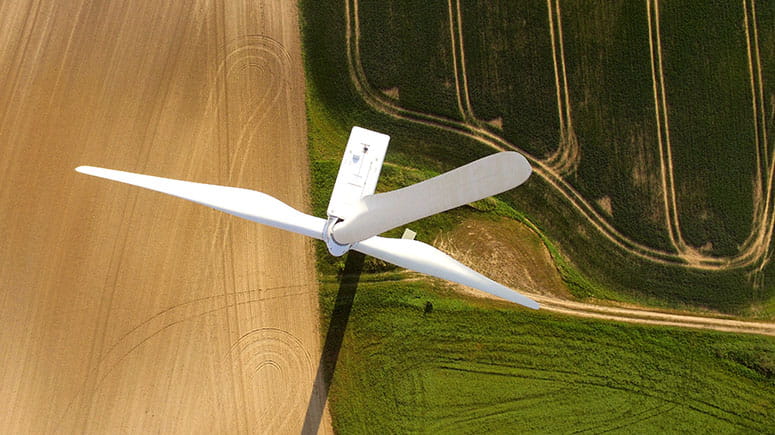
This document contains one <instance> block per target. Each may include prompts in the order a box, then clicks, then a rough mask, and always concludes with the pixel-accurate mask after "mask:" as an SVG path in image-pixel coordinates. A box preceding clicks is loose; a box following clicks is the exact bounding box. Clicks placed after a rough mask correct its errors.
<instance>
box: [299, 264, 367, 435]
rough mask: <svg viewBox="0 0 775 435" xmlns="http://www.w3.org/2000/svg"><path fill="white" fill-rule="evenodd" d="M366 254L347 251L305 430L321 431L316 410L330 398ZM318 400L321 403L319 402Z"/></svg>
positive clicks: (304, 431)
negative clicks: (329, 392) (332, 382)
mask: <svg viewBox="0 0 775 435" xmlns="http://www.w3.org/2000/svg"><path fill="white" fill-rule="evenodd" d="M364 258H365V255H364V254H361V253H360V252H356V251H350V252H348V253H347V261H346V263H345V266H344V272H343V273H342V280H341V281H340V283H339V290H338V292H337V294H336V302H335V303H334V308H333V310H332V312H331V321H330V322H329V324H328V331H327V332H326V340H325V342H324V343H323V352H322V354H321V355H320V363H319V364H318V371H317V375H316V376H315V385H314V386H313V388H312V394H311V395H310V399H309V405H308V406H307V414H306V417H305V418H304V426H303V427H302V429H301V433H302V434H305V435H306V434H316V433H318V428H319V427H320V420H321V418H322V417H323V413H322V412H316V410H317V409H320V408H322V405H323V404H325V403H326V401H327V400H328V390H329V388H330V386H331V381H332V379H333V377H334V370H335V369H336V363H337V361H338V360H339V351H340V350H341V348H342V340H343V339H344V332H345V330H346V329H347V322H348V321H349V320H350V311H351V310H352V306H353V300H354V299H355V291H356V290H357V288H358V282H359V281H360V279H361V272H362V271H363V262H364ZM316 404H320V405H318V406H316Z"/></svg>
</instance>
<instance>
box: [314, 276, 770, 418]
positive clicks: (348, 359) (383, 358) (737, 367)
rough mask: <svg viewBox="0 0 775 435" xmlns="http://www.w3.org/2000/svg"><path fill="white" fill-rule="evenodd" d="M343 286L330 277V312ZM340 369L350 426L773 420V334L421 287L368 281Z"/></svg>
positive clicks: (326, 299)
mask: <svg viewBox="0 0 775 435" xmlns="http://www.w3.org/2000/svg"><path fill="white" fill-rule="evenodd" d="M336 289H337V286H336V285H335V284H329V285H325V286H323V289H322V292H323V293H322V302H323V310H324V312H325V313H328V312H330V311H331V309H332V308H333V307H332V305H333V301H334V298H335V295H336ZM428 304H431V305H432V309H430V310H429V307H430V305H428ZM429 311H430V312H429ZM333 379H334V382H333V387H332V389H331V395H330V403H331V407H332V412H333V415H334V417H335V418H334V426H335V429H336V430H337V431H338V432H339V433H362V432H369V431H373V430H374V429H375V428H379V430H380V431H388V432H402V433H404V432H423V433H439V432H442V433H450V432H451V433H482V432H488V431H494V432H496V433H514V432H520V433H522V432H554V433H556V432H571V431H573V432H576V431H584V430H589V431H594V432H603V431H607V430H621V431H628V432H651V433H653V432H654V431H668V432H708V431H712V432H714V433H715V432H727V433H728V432H754V431H761V432H766V431H769V430H771V428H772V427H773V425H775V341H773V340H772V339H768V338H760V337H748V336H744V337H741V336H734V335H727V334H721V333H707V332H695V331H688V330H677V329H670V328H653V327H640V326H631V325H625V324H618V323H613V322H601V321H592V320H581V319H574V318H567V317H559V316H555V315H551V314H546V313H542V312H532V311H528V310H523V309H518V308H513V306H510V305H506V304H492V303H488V302H483V301H473V300H465V299H463V298H461V297H460V296H450V295H448V294H446V291H445V290H443V289H439V288H436V289H433V288H430V287H428V285H427V284H423V283H395V282H391V283H378V282H363V281H362V282H361V284H360V285H359V287H358V290H357V293H356V296H355V300H354V305H353V309H352V314H351V317H350V322H349V325H348V329H347V332H346V334H345V339H344V344H343V347H342V351H341V353H340V357H339V361H338V365H337V368H336V372H335V373H334V378H333Z"/></svg>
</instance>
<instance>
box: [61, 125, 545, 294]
mask: <svg viewBox="0 0 775 435" xmlns="http://www.w3.org/2000/svg"><path fill="white" fill-rule="evenodd" d="M389 141H390V137H389V136H387V135H385V134H382V133H378V132H375V131H371V130H366V129H364V128H360V127H353V129H352V131H351V133H350V138H349V140H348V142H347V147H346V149H345V152H344V156H343V158H342V163H341V165H340V167H339V174H338V175H337V177H336V183H335V184H334V190H333V192H332V194H331V199H330V202H329V204H328V212H327V214H328V219H327V220H326V219H322V218H319V217H315V216H310V215H308V214H305V213H302V212H300V211H298V210H296V209H294V208H292V207H291V206H289V205H287V204H285V203H283V202H282V201H280V200H278V199H275V198H273V197H271V196H269V195H267V194H265V193H261V192H256V191H253V190H248V189H242V188H237V187H227V186H217V185H212V184H202V183H193V182H189V181H181V180H172V179H169V178H161V177H154V176H150V175H142V174H135V173H131V172H124V171H116V170H112V169H104V168H96V167H93V166H79V167H77V168H76V169H75V170H76V171H78V172H80V173H83V174H88V175H93V176H96V177H101V178H106V179H109V180H114V181H119V182H122V183H126V184H131V185H134V186H138V187H143V188H146V189H150V190H154V191H157V192H161V193H166V194H168V195H172V196H176V197H178V198H183V199H187V200H189V201H193V202H196V203H199V204H202V205H206V206H208V207H212V208H214V209H216V210H220V211H222V212H225V213H229V214H231V215H234V216H237V217H241V218H243V219H247V220H250V221H254V222H258V223H262V224H264V225H269V226H272V227H275V228H280V229H283V230H287V231H292V232H295V233H299V234H303V235H306V236H309V237H314V238H316V239H319V240H323V241H324V242H325V243H326V246H327V247H328V250H329V252H331V254H332V255H335V256H340V255H343V254H344V253H345V252H347V251H349V250H350V249H353V250H356V251H359V252H362V253H364V254H366V255H371V256H372V257H376V258H379V259H381V260H384V261H387V262H389V263H393V264H395V265H398V266H400V267H403V268H406V269H411V270H414V271H417V272H421V273H425V274H428V275H432V276H435V277H438V278H443V279H446V280H448V281H452V282H456V283H458V284H463V285H466V286H469V287H473V288H476V289H479V290H482V291H484V292H487V293H490V294H492V295H495V296H497V297H500V298H502V299H505V300H507V301H511V302H515V303H517V304H521V305H524V306H526V307H529V308H533V309H538V307H539V305H538V303H536V302H535V301H534V300H532V299H530V298H528V297H526V296H524V295H521V294H519V293H517V292H515V291H513V290H511V289H509V288H508V287H505V286H503V285H501V284H499V283H497V282H495V281H493V280H491V279H489V278H487V277H485V276H484V275H481V274H479V273H477V272H475V271H473V270H472V269H470V268H469V267H467V266H465V265H463V264H462V263H460V262H458V261H457V260H455V259H454V258H452V257H450V256H449V255H447V254H445V253H443V252H441V251H440V250H438V249H436V248H434V247H432V246H430V245H427V244H425V243H422V242H420V241H417V240H412V239H403V238H402V239H394V238H385V237H379V236H378V234H381V233H383V232H385V231H387V230H390V229H392V228H397V227H399V226H401V225H404V224H408V223H410V222H413V221H416V220H418V219H421V218H423V217H426V216H431V215H434V214H436V213H440V212H442V211H445V210H449V209H452V208H455V207H459V206H461V205H465V204H468V203H471V202H474V201H478V200H480V199H482V198H486V197H488V196H492V195H497V194H499V193H501V192H504V191H506V190H509V189H512V188H514V187H516V186H519V185H520V184H522V183H524V182H525V180H527V178H528V177H529V176H530V173H531V172H532V169H531V168H530V164H529V163H528V161H527V159H525V157H524V156H522V155H521V154H519V153H516V152H501V153H496V154H493V155H490V156H487V157H484V158H482V159H479V160H476V161H474V162H472V163H469V164H467V165H465V166H461V167H459V168H457V169H453V170H452V171H449V172H446V173H444V174H441V175H439V176H437V177H434V178H431V179H428V180H425V181H423V182H420V183H417V184H414V185H411V186H408V187H405V188H403V189H398V190H394V191H391V192H386V193H378V194H374V190H375V188H376V186H377V179H378V178H379V174H380V171H381V170H382V163H383V161H384V157H385V153H386V152H387V146H388V142H389Z"/></svg>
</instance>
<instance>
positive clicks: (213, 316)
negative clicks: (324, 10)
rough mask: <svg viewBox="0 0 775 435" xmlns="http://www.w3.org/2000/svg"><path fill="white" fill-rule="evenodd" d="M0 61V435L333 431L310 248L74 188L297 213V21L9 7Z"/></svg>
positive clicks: (237, 9)
mask: <svg viewBox="0 0 775 435" xmlns="http://www.w3.org/2000/svg"><path fill="white" fill-rule="evenodd" d="M0 47H3V48H2V51H0V73H2V76H3V77H4V79H3V80H2V81H0V101H3V102H5V103H6V104H3V105H2V106H1V107H0V222H2V225H0V323H1V326H2V327H0V347H2V349H4V351H3V352H2V355H0V367H2V368H3V369H2V371H0V397H3V398H4V406H3V407H2V409H1V410H0V431H2V432H4V433H51V432H65V433H69V432H77V433H80V432H99V433H123V432H132V433H154V432H155V433H159V432H162V433H169V432H183V433H191V432H197V433H202V432H218V433H294V432H296V433H298V432H299V430H300V429H301V427H302V424H303V423H304V420H305V417H309V416H310V415H312V416H314V417H315V418H320V416H322V425H321V432H330V431H331V429H330V421H329V420H330V419H329V417H328V413H327V411H326V408H325V403H324V398H320V397H317V398H312V400H310V394H311V392H312V389H313V383H314V381H315V375H316V371H317V368H318V367H317V365H318V362H319V358H320V355H319V349H320V338H319V337H320V336H319V332H318V329H317V326H316V325H317V323H318V300H317V281H316V276H315V273H314V259H313V257H312V252H311V244H310V242H309V241H307V240H305V239H304V238H303V237H301V236H296V235H292V234H289V233H285V232H281V231H277V230H273V229H270V228H265V227H262V226H259V225H256V224H253V223H250V222H246V221H241V220H239V219H236V218H232V217H228V216H225V215H223V214H221V213H218V212H216V211H214V210H210V209H207V208H204V207H201V206H197V205H194V204H191V203H188V202H184V201H181V200H178V199H175V198H171V197H167V196H163V195H160V194H156V193H153V192H146V191H140V190H138V189H133V188H131V187H128V186H124V185H119V184H116V183H110V182H106V181H103V180H97V179H94V178H90V177H85V176H82V175H79V174H77V173H76V172H74V171H73V168H74V167H75V166H77V165H80V164H91V165H97V166H106V167H111V168H117V169H123V170H129V171H136V172H144V173H150V174H155V175H160V176H165V177H172V178H181V179H188V180H194V181H201V182H208V183H216V184H230V185H235V186H240V187H246V188H252V189H256V190H262V191H265V192H268V193H271V194H272V195H274V196H276V197H278V198H279V199H281V200H283V201H286V202H288V203H289V204H291V205H293V206H295V207H297V208H300V209H307V208H308V201H309V200H308V198H307V180H306V174H307V173H308V168H307V161H306V126H305V114H304V78H303V71H302V69H301V65H302V64H301V46H300V39H299V31H298V24H297V11H296V8H295V3H294V2H287V1H284V0H255V1H248V0H245V1H237V2H233V1H228V2H226V1H222V0H211V1H209V0H191V1H186V2H172V3H170V2H129V3H126V2H96V1H92V0H76V1H73V2H68V5H67V7H64V6H63V5H62V2H58V1H53V0H40V1H36V0H28V1H16V2H2V3H0ZM302 174H304V175H302ZM308 412H309V413H310V414H309V415H308Z"/></svg>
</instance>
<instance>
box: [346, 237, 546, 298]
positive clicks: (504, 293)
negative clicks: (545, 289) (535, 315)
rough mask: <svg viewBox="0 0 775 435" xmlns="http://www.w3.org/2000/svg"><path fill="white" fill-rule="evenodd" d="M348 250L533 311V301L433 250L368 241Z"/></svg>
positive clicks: (420, 245)
mask: <svg viewBox="0 0 775 435" xmlns="http://www.w3.org/2000/svg"><path fill="white" fill-rule="evenodd" d="M352 249H355V250H356V251H359V252H362V253H364V254H366V255H371V256H372V257H376V258H379V259H380V260H384V261H387V262H389V263H393V264H395V265H398V266H401V267H403V268H406V269H411V270H414V271H416V272H421V273H425V274H428V275H432V276H435V277H437V278H442V279H446V280H448V281H452V282H456V283H458V284H463V285H467V286H469V287H473V288H475V289H478V290H481V291H484V292H487V293H490V294H491V295H494V296H497V297H499V298H502V299H505V300H507V301H511V302H514V303H517V304H520V305H524V306H526V307H528V308H532V309H534V310H537V309H538V308H539V305H538V303H537V302H536V301H534V300H532V299H530V298H528V297H527V296H523V295H521V294H519V293H517V292H515V291H514V290H511V289H510V288H508V287H505V286H503V285H501V284H498V283H497V282H495V281H493V280H491V279H490V278H487V277H486V276H484V275H482V274H480V273H478V272H475V271H473V270H471V269H470V268H469V267H467V266H465V265H463V264H462V263H460V262H459V261H457V260H455V259H454V258H452V257H450V256H449V255H447V254H445V253H443V252H441V251H439V250H438V249H436V248H434V247H433V246H430V245H427V244H425V243H423V242H420V241H417V240H409V239H390V238H384V237H378V236H377V237H372V238H370V239H366V240H364V241H362V242H358V243H356V244H355V245H353V247H352Z"/></svg>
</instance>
